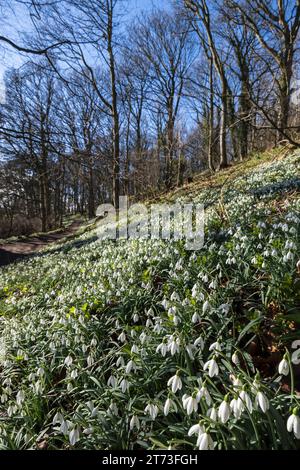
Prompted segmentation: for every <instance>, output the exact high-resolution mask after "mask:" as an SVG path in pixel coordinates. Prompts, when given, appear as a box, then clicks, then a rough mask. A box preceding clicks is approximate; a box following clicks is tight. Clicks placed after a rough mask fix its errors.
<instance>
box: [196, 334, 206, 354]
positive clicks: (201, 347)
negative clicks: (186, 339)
mask: <svg viewBox="0 0 300 470" xmlns="http://www.w3.org/2000/svg"><path fill="white" fill-rule="evenodd" d="M194 346H196V347H198V346H199V348H200V350H201V351H202V350H203V349H204V341H203V338H202V337H201V336H199V337H198V338H197V339H196V340H195V341H194Z"/></svg>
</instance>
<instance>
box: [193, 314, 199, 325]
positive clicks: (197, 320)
mask: <svg viewBox="0 0 300 470" xmlns="http://www.w3.org/2000/svg"><path fill="white" fill-rule="evenodd" d="M200 321H201V317H200V315H199V314H198V313H197V312H195V313H194V314H193V316H192V323H194V324H196V323H199V322H200Z"/></svg>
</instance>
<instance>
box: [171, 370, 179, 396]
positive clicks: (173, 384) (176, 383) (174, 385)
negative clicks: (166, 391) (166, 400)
mask: <svg viewBox="0 0 300 470" xmlns="http://www.w3.org/2000/svg"><path fill="white" fill-rule="evenodd" d="M168 387H171V390H172V392H173V393H176V392H177V390H181V389H182V381H181V378H180V377H179V374H178V372H177V373H176V374H175V375H173V377H171V378H170V379H169V380H168Z"/></svg>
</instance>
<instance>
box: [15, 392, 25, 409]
mask: <svg viewBox="0 0 300 470" xmlns="http://www.w3.org/2000/svg"><path fill="white" fill-rule="evenodd" d="M24 400H25V393H24V392H23V390H19V392H18V393H17V397H16V401H17V404H18V405H19V406H20V405H22V403H23V401H24Z"/></svg>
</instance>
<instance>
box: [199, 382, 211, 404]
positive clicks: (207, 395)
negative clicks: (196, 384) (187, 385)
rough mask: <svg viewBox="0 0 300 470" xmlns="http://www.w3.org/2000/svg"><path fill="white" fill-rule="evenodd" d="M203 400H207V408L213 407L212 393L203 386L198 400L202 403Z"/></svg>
mask: <svg viewBox="0 0 300 470" xmlns="http://www.w3.org/2000/svg"><path fill="white" fill-rule="evenodd" d="M201 398H204V399H205V401H206V404H207V406H210V405H211V402H212V399H211V396H210V393H209V391H208V390H207V388H206V387H205V385H202V387H201V388H200V390H199V391H198V393H197V400H198V401H200V400H201Z"/></svg>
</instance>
